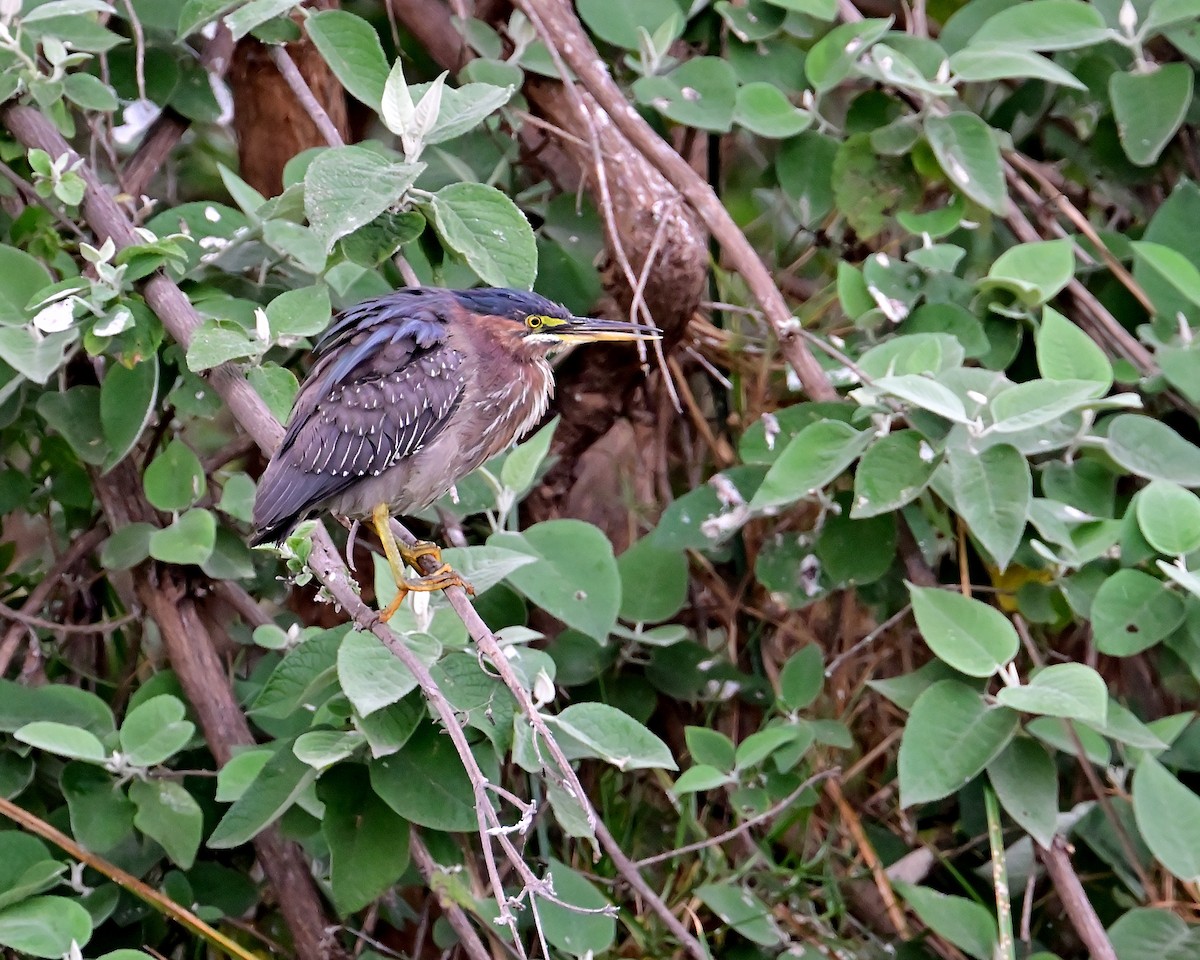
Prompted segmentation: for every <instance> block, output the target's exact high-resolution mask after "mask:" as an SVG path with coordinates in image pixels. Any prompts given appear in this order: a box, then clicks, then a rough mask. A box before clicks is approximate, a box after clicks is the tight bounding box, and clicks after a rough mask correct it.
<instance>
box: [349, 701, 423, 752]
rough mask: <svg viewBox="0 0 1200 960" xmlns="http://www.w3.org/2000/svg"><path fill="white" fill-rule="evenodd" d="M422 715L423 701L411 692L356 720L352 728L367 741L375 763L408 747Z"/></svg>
mask: <svg viewBox="0 0 1200 960" xmlns="http://www.w3.org/2000/svg"><path fill="white" fill-rule="evenodd" d="M425 713H426V707H425V697H424V695H423V694H421V692H420V691H418V690H414V691H413V692H412V693H410V694H409V695H408V696H407V697H405V698H404V699H403V700H400V701H399V702H398V703H393V704H392V705H391V706H390V707H384V708H383V709H382V710H376V711H375V712H374V713H369V714H367V715H366V716H359V717H356V718H355V724H356V725H357V726H358V728H359V729H360V730H361V731H362V732H363V735H364V736H365V737H366V738H367V745H368V746H369V747H370V749H371V756H372V757H375V758H376V759H378V758H379V757H386V756H389V755H390V754H393V753H395V752H396V751H397V750H399V749H400V748H401V747H403V746H404V745H405V744H406V743H408V739H409V737H411V736H412V735H413V732H414V731H415V730H416V729H417V725H418V724H420V722H421V720H422V719H424V717H425Z"/></svg>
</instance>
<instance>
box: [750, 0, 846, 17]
mask: <svg viewBox="0 0 1200 960" xmlns="http://www.w3.org/2000/svg"><path fill="white" fill-rule="evenodd" d="M767 2H768V3H770V4H772V5H773V6H776V7H782V8H783V9H784V10H794V11H795V12H796V13H806V14H808V15H809V16H810V17H816V18H817V19H818V20H825V21H829V20H832V19H833V18H834V17H836V16H837V0H767Z"/></svg>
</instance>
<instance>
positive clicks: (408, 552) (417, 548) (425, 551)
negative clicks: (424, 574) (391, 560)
mask: <svg viewBox="0 0 1200 960" xmlns="http://www.w3.org/2000/svg"><path fill="white" fill-rule="evenodd" d="M396 548H397V549H398V550H399V551H400V556H401V557H403V558H404V562H405V563H407V564H408V565H409V566H410V567H412V568H413V569H414V570H416V571H417V572H418V573H420V572H421V566H420V560H421V558H422V557H433V559H434V560H436V561H437V562H438V564H439V565H440V566H439V568H438V570H437V571H435V572H434V573H430V574H428V576H431V577H432V576H436V575H437V574H439V573H441V572H442V571H443V570H448V569H449V565H448V564H445V563H442V548H441V547H439V546H438V545H437V544H436V543H431V542H430V541H428V540H417V541H416V542H415V543H413V545H412V546H407V545H405V544H403V543H400V542H397V543H396Z"/></svg>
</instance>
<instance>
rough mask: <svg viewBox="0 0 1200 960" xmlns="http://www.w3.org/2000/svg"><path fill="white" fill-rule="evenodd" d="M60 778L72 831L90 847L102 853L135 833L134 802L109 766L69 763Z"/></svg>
mask: <svg viewBox="0 0 1200 960" xmlns="http://www.w3.org/2000/svg"><path fill="white" fill-rule="evenodd" d="M59 782H60V783H61V785H62V791H63V797H64V798H66V801H67V809H68V811H69V812H70V815H71V835H72V836H73V837H74V838H75V839H76V840H78V841H79V842H80V843H82V844H83V845H84V846H85V847H87V848H88V849H89V850H94V851H96V852H97V853H103V852H104V851H105V850H111V849H112V848H113V847H115V846H116V845H117V844H119V843H121V842H122V841H123V840H125V839H126V838H128V837H131V836H132V834H133V814H134V807H133V804H132V803H131V802H130V801H129V798H128V797H127V796H126V794H125V789H124V787H122V786H121V785H120V784H118V783H117V782H116V781H114V780H113V777H112V774H110V773H109V772H108V771H107V770H104V769H102V768H100V767H97V766H95V765H93V764H90V763H68V764H67V765H66V766H65V767H63V772H62V777H61V779H60V781H59ZM0 886H2V885H0ZM33 892H34V893H40V892H41V891H33ZM4 905H5V906H7V904H4Z"/></svg>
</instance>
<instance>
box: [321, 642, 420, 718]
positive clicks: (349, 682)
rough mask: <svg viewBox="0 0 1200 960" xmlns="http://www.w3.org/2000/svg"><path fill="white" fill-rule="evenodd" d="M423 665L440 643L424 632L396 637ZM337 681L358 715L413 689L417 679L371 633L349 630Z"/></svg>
mask: <svg viewBox="0 0 1200 960" xmlns="http://www.w3.org/2000/svg"><path fill="white" fill-rule="evenodd" d="M397 642H398V643H402V644H404V645H405V646H406V647H408V648H409V649H410V650H411V651H412V652H413V654H414V655H415V656H416V658H417V659H418V660H420V661H421V662H422V663H423V664H425V665H426V666H429V665H430V664H432V663H435V662H436V661H437V659H438V657H440V656H441V655H442V645H441V644H440V643H439V642H438V641H437V640H436V639H435V638H433V637H431V636H430V635H429V634H427V633H410V634H406V635H404V636H402V637H397ZM337 675H338V682H339V683H340V684H341V686H342V692H343V693H345V694H346V696H347V697H348V698H349V699H350V702H351V703H352V704H353V705H354V709H355V710H357V711H358V712H359V713H360V714H368V713H373V712H374V711H376V710H378V709H380V708H381V707H386V706H388V705H389V704H393V703H395V702H396V701H397V700H399V699H401V698H402V697H404V696H405V695H407V694H408V693H409V692H411V691H412V690H414V689H416V686H417V679H416V677H414V676H413V675H412V673H411V672H410V671H409V669H408V667H406V666H405V665H404V664H403V663H401V662H400V660H399V659H397V657H396V655H395V654H393V653H392V652H391V651H390V650H388V648H387V647H385V646H384V645H383V643H382V642H380V640H379V638H378V637H376V636H375V635H374V634H372V633H365V632H359V631H357V630H351V631H350V632H349V633H347V634H346V636H345V638H344V639H343V640H342V645H341V646H340V647H339V648H338V655H337Z"/></svg>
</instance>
